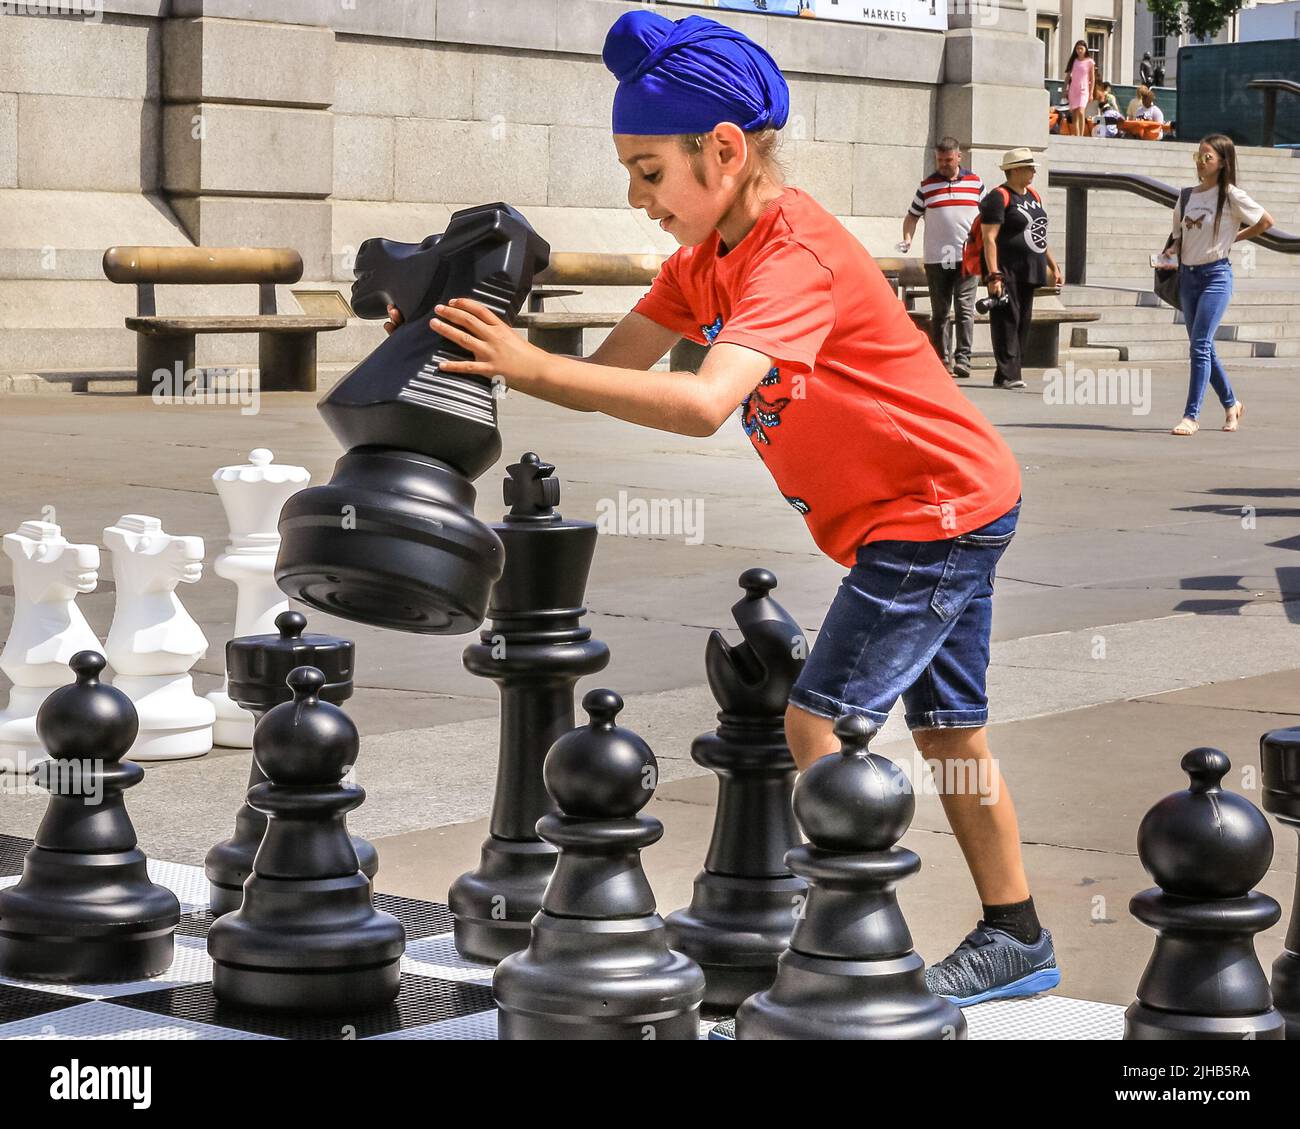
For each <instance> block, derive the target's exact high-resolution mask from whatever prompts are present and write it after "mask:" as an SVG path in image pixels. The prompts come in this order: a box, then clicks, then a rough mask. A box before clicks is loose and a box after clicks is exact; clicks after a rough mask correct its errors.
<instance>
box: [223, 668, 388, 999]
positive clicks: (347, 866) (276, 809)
mask: <svg viewBox="0 0 1300 1129" xmlns="http://www.w3.org/2000/svg"><path fill="white" fill-rule="evenodd" d="M288 682H289V685H290V687H292V689H293V701H291V702H285V703H282V704H281V705H278V706H276V707H274V708H273V709H272V710H270V712H268V713H267V715H266V716H265V717H264V718H262V720H261V721H260V722H259V723H258V726H257V728H256V730H254V732H253V752H254V755H255V756H256V757H257V762H258V764H260V765H261V766H262V771H263V772H265V773H266V780H265V782H264V783H261V784H259V785H257V787H255V788H254V789H252V791H250V792H249V794H248V799H249V803H251V804H252V805H253V806H254V807H255V808H257V809H258V810H259V811H261V812H264V813H265V814H266V815H267V816H268V817H269V819H268V821H267V828H266V837H265V838H264V839H263V840H262V845H261V847H260V848H258V851H257V858H256V859H255V860H254V863H253V874H252V876H251V877H250V878H249V879H248V881H247V882H246V883H245V884H244V900H243V904H242V905H241V906H240V908H239V909H237V910H234V911H233V912H231V913H227V914H224V915H223V916H221V917H219V918H217V920H216V921H214V922H213V923H212V928H211V929H210V930H209V931H208V954H209V955H210V956H211V957H212V992H213V995H215V996H216V997H217V999H218V1000H219V1001H220V1002H221V1003H223V1004H229V1005H232V1006H235V1007H240V1008H249V1009H269V1010H273V1011H286V1012H318V1013H335V1014H341V1013H344V1012H352V1011H357V1010H362V1009H369V1008H376V1007H382V1006H383V1005H385V1004H389V1003H391V1002H392V1001H393V999H394V998H395V997H396V996H397V990H398V986H399V976H400V969H399V962H400V960H401V957H402V952H403V950H404V949H405V946H406V934H405V931H404V930H403V928H402V924H401V922H399V921H398V920H397V918H395V917H393V916H391V915H390V914H387V913H383V912H381V911H379V910H377V909H375V907H374V905H373V904H372V902H371V891H370V881H369V879H367V878H366V876H365V875H364V874H362V873H361V870H360V868H359V867H358V865H357V853H356V851H355V850H354V849H353V846H352V840H351V839H350V838H349V836H348V831H347V822H346V817H347V813H348V812H349V811H352V810H353V809H354V808H356V807H358V806H360V804H361V802H362V801H363V800H364V799H365V795H366V794H365V792H363V791H362V790H361V788H360V787H358V786H357V785H355V784H345V783H343V782H342V779H343V776H344V774H345V773H346V772H347V770H348V768H349V767H350V766H351V765H353V764H354V763H355V762H356V756H357V747H358V744H359V740H358V737H357V727H356V726H355V725H353V724H352V720H351V719H350V718H349V717H348V715H347V714H345V713H344V712H343V711H342V710H341V709H339V708H338V707H337V706H332V705H330V704H329V703H328V702H322V701H321V700H320V697H319V695H320V692H321V689H322V688H323V687H324V685H325V676H324V675H323V674H321V672H320V671H319V670H317V669H316V668H315V667H311V666H300V667H297V668H296V669H294V670H293V671H292V672H290V674H289V679H288Z"/></svg>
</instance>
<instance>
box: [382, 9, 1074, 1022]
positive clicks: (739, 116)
mask: <svg viewBox="0 0 1300 1129" xmlns="http://www.w3.org/2000/svg"><path fill="white" fill-rule="evenodd" d="M604 59H605V63H606V65H607V66H608V67H609V69H610V70H611V71H612V72H613V73H614V74H615V76H616V77H617V78H618V80H619V86H618V91H617V93H616V94H615V97H614V115H613V116H614V145H615V148H616V149H617V151H618V157H619V161H620V163H621V164H622V165H623V166H624V167H625V168H626V169H627V170H628V174H629V177H630V185H629V188H628V202H629V203H630V204H631V205H632V206H633V207H634V208H641V209H643V210H644V211H645V212H646V214H647V215H649V216H650V218H651V219H654V220H657V221H659V224H660V226H661V227H662V228H663V229H664V230H665V231H667V232H668V233H669V234H671V235H672V236H673V238H674V239H676V240H677V242H678V243H679V244H681V249H680V250H678V251H677V253H676V254H674V255H673V256H672V257H671V258H670V259H669V260H668V261H667V262H666V263H665V264H664V266H663V269H662V270H661V271H660V273H659V276H658V278H657V279H656V280H655V282H654V284H653V286H652V287H651V289H650V291H649V293H648V294H647V295H646V296H645V297H644V298H643V299H642V300H641V301H640V302H639V303H638V304H637V306H636V307H635V309H634V310H633V311H632V312H631V313H630V314H628V316H627V317H626V318H624V319H623V320H622V322H620V323H619V325H618V326H617V327H615V329H614V330H613V332H612V333H610V335H609V337H608V338H607V339H606V340H605V342H604V344H602V345H601V347H600V348H599V349H598V350H597V351H596V353H595V354H594V355H593V356H592V357H591V358H590V360H589V361H579V360H576V359H573V358H569V357H561V356H553V355H551V354H548V353H545V352H543V351H542V350H540V349H538V348H536V347H534V346H532V345H529V344H528V343H527V342H525V341H524V340H522V339H521V338H520V337H519V336H518V335H517V334H516V333H515V332H514V331H513V330H512V329H511V328H510V327H509V326H507V325H506V324H505V323H504V322H502V321H501V320H500V319H499V318H497V317H496V316H495V315H494V314H493V313H492V312H491V311H490V310H488V309H487V308H486V307H485V306H483V305H481V304H479V303H477V302H474V301H472V300H469V299H455V300H453V301H452V302H450V303H449V304H448V305H446V306H439V307H438V308H437V310H436V311H435V313H436V315H437V316H436V317H434V318H433V319H432V321H431V323H430V324H431V325H432V326H433V328H434V329H435V330H437V331H438V332H439V333H441V334H443V335H444V336H446V337H448V338H449V339H450V340H452V341H454V342H456V343H458V344H460V345H463V346H464V347H465V348H466V349H468V350H469V351H470V352H471V353H472V354H473V355H474V357H475V360H473V361H461V362H456V363H455V364H447V365H445V367H446V368H448V369H450V370H453V371H460V372H469V373H476V374H479V375H482V376H499V377H501V378H503V379H504V380H505V381H506V383H507V384H508V386H510V387H512V388H516V389H519V390H521V391H523V392H527V393H529V394H530V395H533V396H538V397H541V398H542V399H545V400H549V401H551V402H552V403H556V404H561V405H564V406H566V407H571V408H576V409H578V410H581V411H600V412H604V413H606V414H607V415H611V416H615V417H617V418H618V419H623V420H628V421H630V422H632V423H638V424H642V425H644V426H646V427H653V428H658V429H660V430H664V431H672V432H677V433H679V434H684V435H700V436H704V435H711V434H713V433H714V432H715V431H716V430H717V429H718V428H719V427H720V426H721V425H722V424H723V422H724V421H725V420H726V419H727V417H728V416H730V415H731V413H732V412H733V411H735V410H736V406H737V404H739V406H740V407H739V422H740V424H741V426H742V427H743V428H744V431H745V434H746V435H747V436H748V437H749V439H750V441H751V443H752V444H753V446H754V448H755V450H756V451H757V452H758V454H759V456H760V457H761V458H762V459H763V461H764V462H765V463H766V465H767V467H768V469H769V470H770V471H771V472H772V475H773V477H774V478H775V479H776V481H777V485H778V488H779V489H780V490H781V492H782V494H783V495H784V496H785V499H786V501H787V502H789V503H790V505H791V506H792V507H794V509H795V510H797V511H798V512H799V513H800V514H802V515H803V517H804V520H805V521H806V522H807V523H808V526H809V530H810V532H811V533H812V536H813V538H814V540H815V541H816V542H817V544H818V546H819V547H820V548H821V549H822V550H823V551H824V552H825V553H826V554H827V555H829V556H830V557H832V558H833V559H835V560H837V561H839V562H840V563H841V564H843V565H844V566H846V567H848V568H850V570H851V571H850V572H849V574H848V576H847V577H846V578H845V580H844V582H843V583H842V584H841V586H840V589H839V592H838V594H837V595H836V597H835V599H834V601H833V603H832V604H831V607H830V610H829V611H828V613H827V616H826V619H825V622H824V623H823V625H822V628H821V631H820V633H819V635H818V638H817V641H816V644H815V645H814V647H813V648H812V652H811V654H810V656H809V658H808V661H807V663H806V664H805V668H804V671H803V673H802V675H801V676H800V678H799V681H798V684H797V685H796V686H795V688H794V691H793V692H792V694H791V696H790V704H789V709H788V710H787V713H786V733H787V735H788V738H789V742H790V749H791V752H792V753H793V754H794V758H795V761H796V763H797V764H798V765H799V767H800V769H801V770H803V769H807V768H808V766H809V765H811V764H812V763H813V761H815V760H816V759H817V758H819V757H823V756H826V755H828V754H830V753H833V752H836V751H837V750H838V748H839V743H838V741H837V740H836V739H835V737H834V734H833V733H832V725H833V721H834V719H835V718H836V717H837V716H838V715H840V714H842V713H845V712H852V713H859V714H863V715H865V716H866V717H869V718H871V719H872V720H873V721H875V722H876V723H877V724H880V723H882V722H884V720H885V718H886V715H887V714H888V712H889V710H890V708H891V707H892V706H893V704H894V702H895V701H896V700H897V699H898V698H899V696H902V697H903V699H904V702H905V704H906V706H907V721H908V724H909V727H911V728H912V729H913V730H914V735H915V739H916V743H917V745H918V747H919V748H920V749H921V751H922V753H923V754H924V755H925V756H926V758H927V760H929V761H933V760H938V761H940V762H942V763H943V764H944V766H945V768H946V767H947V765H948V763H949V762H956V763H955V765H954V767H956V768H957V769H959V770H961V769H965V768H969V767H970V766H974V767H976V768H977V769H978V770H980V771H978V772H977V773H965V776H967V777H970V776H974V777H976V778H978V779H979V780H980V781H985V782H988V783H989V784H990V785H991V786H990V787H989V788H988V789H987V791H986V792H985V794H984V795H979V794H974V793H971V792H966V791H962V790H960V789H944V788H942V787H941V795H942V800H943V804H944V809H945V812H946V814H947V816H948V819H949V821H950V822H951V824H952V827H953V831H954V833H955V835H956V837H957V840H958V843H959V844H960V846H961V848H962V851H963V853H964V855H965V857H966V860H967V863H968V865H969V866H970V869H971V872H972V875H973V877H974V879H975V884H976V887H977V889H978V891H979V894H980V898H981V901H982V903H983V910H984V913H983V920H982V921H981V922H980V923H979V925H978V926H977V927H976V929H975V930H974V931H973V932H972V933H971V934H970V935H969V936H968V937H967V938H966V940H965V941H963V942H962V944H961V946H960V947H959V948H958V949H957V950H956V951H955V952H954V953H953V954H951V955H950V956H949V957H947V958H946V959H945V960H944V961H942V962H940V963H939V964H938V965H936V966H934V967H932V968H930V969H928V970H927V973H926V977H927V982H928V983H929V985H930V987H931V990H933V991H935V992H937V993H940V994H943V995H946V996H948V997H949V998H951V999H954V1000H955V1001H956V1002H958V1003H959V1004H967V1003H975V1002H978V1001H981V1000H985V999H994V998H999V997H1006V996H1017V995H1030V994H1033V993H1034V992H1036V991H1041V990H1043V989H1045V988H1050V987H1054V986H1055V985H1056V984H1057V983H1058V982H1059V980H1060V974H1059V972H1058V971H1057V968H1056V960H1055V955H1054V952H1053V949H1052V940H1051V935H1050V934H1049V933H1048V932H1047V930H1045V929H1042V928H1041V927H1040V925H1039V923H1038V918H1037V916H1036V915H1035V913H1034V907H1033V900H1032V898H1030V896H1029V889H1028V885H1027V883H1026V880H1025V875H1024V870H1023V866H1022V863H1021V859H1020V840H1019V831H1018V828H1017V825H1016V817H1015V810H1014V808H1013V807H1012V804H1011V798H1010V795H1009V794H1008V793H1007V790H1006V787H1005V785H1004V784H1003V783H1002V781H1001V779H1000V776H999V774H998V771H997V764H996V762H995V761H993V759H992V756H991V754H990V752H989V748H988V743H987V741H986V739H985V729H984V727H985V724H986V721H987V717H988V703H987V699H986V697H985V671H986V668H987V666H988V651H989V629H990V622H991V614H990V613H991V607H992V595H993V587H992V580H993V572H994V568H995V566H996V564H997V561H998V558H999V557H1000V556H1001V555H1002V552H1003V550H1004V549H1005V547H1006V545H1007V543H1008V542H1009V541H1010V540H1011V537H1012V535H1013V533H1014V532H1015V523H1016V516H1017V513H1018V510H1019V496H1020V476H1019V469H1018V467H1017V465H1016V462H1015V459H1014V457H1013V456H1012V454H1011V452H1010V450H1009V449H1008V448H1007V446H1006V444H1005V443H1003V441H1002V440H1001V438H1000V437H999V436H998V435H997V433H996V432H995V431H994V429H993V428H992V426H991V425H990V424H989V423H988V421H987V420H985V419H984V418H983V417H982V416H981V415H980V414H979V413H978V412H977V411H976V410H975V409H974V408H973V407H972V406H971V405H970V404H969V403H968V402H967V401H966V399H965V398H964V397H963V396H962V395H961V393H960V392H959V391H957V389H956V386H955V384H954V383H953V381H952V380H951V378H949V377H948V374H947V372H946V370H945V369H944V366H943V363H942V361H940V359H939V358H938V357H937V356H936V355H935V353H934V351H933V350H932V349H931V348H930V344H929V342H928V341H927V340H926V338H925V336H924V335H923V334H922V333H921V332H920V331H919V330H918V329H916V328H915V327H914V326H913V325H912V323H911V320H910V318H909V317H908V316H907V313H906V311H905V310H904V309H903V306H902V304H901V303H900V302H899V301H898V300H897V298H896V297H895V295H894V293H893V291H892V290H891V289H890V287H889V284H888V283H887V282H886V281H885V278H884V276H883V275H882V274H881V272H880V270H879V268H878V267H877V266H876V264H875V262H874V261H873V260H872V259H871V257H870V256H869V255H868V254H867V253H866V251H865V250H864V249H863V247H862V246H861V244H859V243H858V242H857V241H856V240H855V239H854V238H853V237H852V236H851V235H850V234H849V233H848V232H847V231H846V230H845V229H844V227H843V226H842V225H841V224H840V223H839V221H837V220H836V219H835V217H834V216H832V215H831V214H830V213H829V212H827V211H825V210H824V209H823V208H821V207H820V206H819V205H818V204H817V203H816V202H815V201H814V200H813V199H812V198H811V197H809V196H808V195H807V194H806V193H804V192H802V191H800V190H799V189H797V188H787V187H785V186H784V184H783V183H782V180H781V175H780V169H779V167H778V166H777V164H776V162H775V160H774V159H773V148H774V145H775V140H776V131H777V130H779V129H780V127H781V126H782V125H784V124H785V120H786V118H787V116H788V113H789V94H788V89H787V87H786V83H785V79H784V77H783V76H782V75H781V72H780V70H779V69H778V68H777V66H776V64H775V63H774V62H773V61H772V59H771V58H770V56H768V54H767V53H766V52H765V51H763V49H762V48H760V47H759V46H757V45H756V44H754V43H753V42H751V41H750V40H749V39H747V38H746V37H745V36H744V35H742V34H741V33H739V32H737V31H734V30H733V29H731V28H728V27H725V26H724V25H722V24H718V23H715V22H714V21H712V20H708V19H705V18H704V17H701V16H688V17H686V18H685V19H683V20H680V21H677V22H673V21H670V20H668V19H666V18H664V17H663V16H660V15H658V14H657V13H654V12H651V11H648V10H638V11H632V12H628V13H626V14H625V15H623V16H621V17H620V18H619V20H618V21H617V22H616V23H615V24H614V26H613V28H612V29H611V30H610V32H609V35H608V37H607V39H606V42H605V49H604ZM390 312H391V315H392V317H393V322H394V323H395V322H396V321H398V320H400V314H399V313H398V312H397V311H396V310H393V311H390ZM682 336H687V337H690V338H691V339H693V340H695V341H697V342H700V343H702V344H703V343H707V344H709V345H710V349H709V352H708V354H707V357H706V359H705V361H704V363H703V365H702V366H701V367H700V371H699V373H698V374H692V373H664V372H653V371H646V370H649V369H650V367H651V366H652V365H653V364H655V363H656V362H657V361H658V360H659V359H660V358H661V357H662V356H663V355H664V354H665V353H666V352H668V350H669V349H670V348H671V346H672V345H673V344H674V343H675V342H676V341H677V339H678V338H679V337H682ZM942 775H943V779H944V780H945V781H947V780H950V779H951V778H952V777H953V776H956V777H958V778H959V779H961V778H962V777H963V772H962V771H958V772H956V773H953V772H951V770H948V771H944V772H943V774H942Z"/></svg>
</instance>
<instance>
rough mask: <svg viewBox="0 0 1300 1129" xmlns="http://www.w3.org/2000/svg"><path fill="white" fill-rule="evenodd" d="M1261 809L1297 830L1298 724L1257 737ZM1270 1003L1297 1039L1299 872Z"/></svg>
mask: <svg viewBox="0 0 1300 1129" xmlns="http://www.w3.org/2000/svg"><path fill="white" fill-rule="evenodd" d="M1259 763H1260V767H1261V769H1262V770H1263V772H1262V776H1263V783H1264V810H1265V811H1266V812H1268V813H1269V814H1270V815H1272V816H1273V817H1274V818H1275V819H1276V820H1277V821H1278V822H1279V823H1284V824H1286V825H1287V826H1288V827H1291V828H1294V829H1295V830H1296V831H1300V726H1292V727H1291V728H1289V729H1274V730H1273V731H1272V732H1270V733H1265V734H1264V736H1263V737H1261V738H1260V739H1259ZM1272 986H1273V1006H1274V1007H1275V1008H1277V1010H1278V1011H1279V1012H1280V1013H1281V1015H1282V1018H1283V1019H1284V1020H1286V1037H1287V1039H1288V1040H1291V1039H1300V873H1298V874H1297V875H1296V888H1295V896H1294V897H1293V898H1292V900H1291V921H1290V924H1288V926H1287V930H1286V941H1285V943H1284V944H1283V947H1282V954H1281V956H1279V957H1278V958H1277V960H1275V961H1274V962H1273V978H1272Z"/></svg>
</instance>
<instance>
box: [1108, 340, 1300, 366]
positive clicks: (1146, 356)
mask: <svg viewBox="0 0 1300 1129" xmlns="http://www.w3.org/2000/svg"><path fill="white" fill-rule="evenodd" d="M1088 341H1089V344H1097V345H1105V344H1107V342H1105V341H1104V340H1097V339H1096V338H1094V337H1092V336H1089V338H1088ZM1119 347H1120V348H1121V349H1123V350H1124V351H1125V352H1126V353H1127V356H1126V357H1125V358H1124V359H1125V360H1128V361H1167V360H1178V359H1185V358H1186V357H1187V342H1186V340H1184V341H1183V343H1182V345H1181V346H1178V345H1176V344H1175V343H1174V342H1172V341H1168V342H1161V341H1155V342H1148V343H1145V344H1138V343H1135V344H1132V345H1120V346H1119ZM1214 350H1215V352H1216V353H1218V355H1219V356H1220V357H1221V358H1223V359H1224V360H1231V359H1233V358H1241V357H1300V340H1297V339H1293V338H1287V339H1284V340H1282V341H1259V342H1251V341H1216V342H1215V344H1214Z"/></svg>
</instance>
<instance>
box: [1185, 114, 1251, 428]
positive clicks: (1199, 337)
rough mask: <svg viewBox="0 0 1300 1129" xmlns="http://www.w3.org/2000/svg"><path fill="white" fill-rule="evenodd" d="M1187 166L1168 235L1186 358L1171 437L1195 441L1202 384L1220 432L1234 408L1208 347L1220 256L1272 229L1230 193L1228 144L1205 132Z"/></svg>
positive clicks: (1224, 264) (1224, 296) (1221, 306)
mask: <svg viewBox="0 0 1300 1129" xmlns="http://www.w3.org/2000/svg"><path fill="white" fill-rule="evenodd" d="M1194 159H1195V161H1196V169H1197V184H1196V187H1195V188H1192V189H1191V190H1190V191H1189V190H1188V189H1184V190H1183V192H1182V194H1181V195H1180V196H1179V199H1178V205H1177V206H1176V207H1175V208H1174V216H1173V230H1172V232H1171V235H1172V237H1173V239H1174V242H1175V244H1176V245H1177V252H1178V260H1179V268H1178V294H1179V298H1180V299H1181V301H1182V306H1183V321H1184V322H1185V323H1186V325H1187V339H1188V341H1189V343H1190V356H1191V372H1190V374H1189V376H1188V381H1187V407H1186V408H1185V409H1184V410H1183V418H1182V420H1181V421H1180V422H1179V423H1178V425H1177V426H1176V427H1175V428H1174V429H1173V432H1172V434H1174V435H1195V434H1196V432H1197V431H1198V430H1200V424H1199V423H1198V422H1197V421H1198V419H1199V417H1200V414H1201V401H1202V400H1204V399H1205V386H1206V385H1207V384H1210V385H1212V386H1213V387H1214V391H1215V393H1216V394H1217V395H1218V397H1219V402H1220V403H1221V404H1222V405H1223V408H1224V412H1225V417H1224V421H1223V430H1224V431H1236V430H1237V427H1238V425H1239V423H1240V421H1241V413H1242V410H1243V408H1242V403H1241V401H1240V400H1238V399H1237V397H1236V395H1235V394H1234V393H1233V390H1232V385H1231V384H1230V383H1229V381H1228V374H1227V372H1226V371H1224V368H1223V364H1222V362H1221V361H1220V360H1219V354H1218V352H1217V351H1216V350H1215V348H1214V334H1215V332H1216V330H1218V328H1219V322H1220V321H1222V320H1223V315H1224V312H1225V311H1226V310H1227V308H1228V302H1229V301H1231V299H1232V260H1231V259H1229V258H1228V252H1229V251H1231V250H1232V245H1233V243H1235V242H1236V241H1237V240H1239V239H1253V238H1254V237H1255V236H1256V235H1258V234H1260V232H1263V231H1267V230H1268V229H1269V228H1270V227H1272V226H1273V217H1272V216H1270V215H1269V214H1268V213H1267V212H1266V211H1264V209H1263V208H1261V207H1260V206H1259V205H1258V204H1257V203H1256V202H1255V201H1254V200H1252V199H1251V198H1250V197H1249V196H1248V195H1246V193H1245V192H1243V191H1242V190H1241V189H1240V188H1238V187H1237V150H1236V146H1234V145H1233V143H1232V138H1230V137H1228V136H1227V135H1226V134H1222V133H1211V134H1210V135H1209V136H1208V137H1206V138H1205V139H1204V140H1203V141H1202V142H1201V144H1200V147H1199V148H1198V149H1197V151H1196V157H1195V158H1194ZM1171 250H1172V249H1171Z"/></svg>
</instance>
